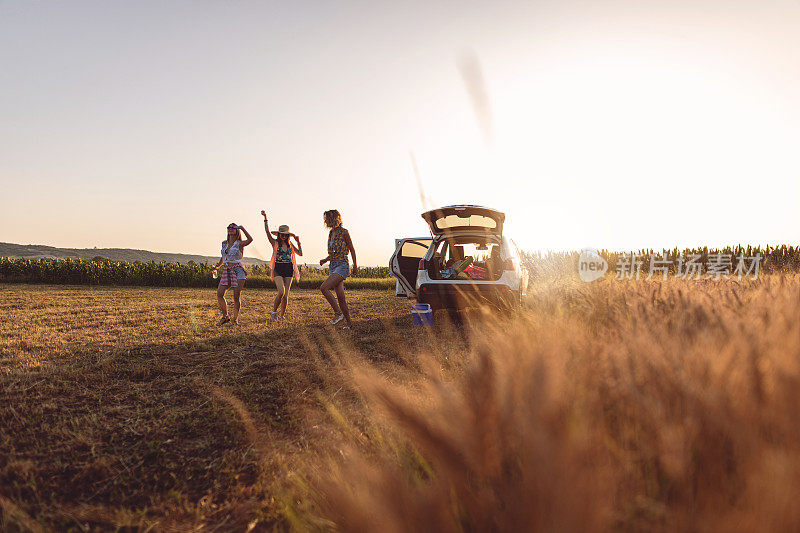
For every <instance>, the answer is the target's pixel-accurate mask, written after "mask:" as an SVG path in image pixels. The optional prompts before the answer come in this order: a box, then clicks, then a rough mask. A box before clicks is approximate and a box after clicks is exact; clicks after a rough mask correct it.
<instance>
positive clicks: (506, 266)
mask: <svg viewBox="0 0 800 533" xmlns="http://www.w3.org/2000/svg"><path fill="white" fill-rule="evenodd" d="M517 269H519V259H511V258H509V259H506V260H505V262H504V263H503V270H517Z"/></svg>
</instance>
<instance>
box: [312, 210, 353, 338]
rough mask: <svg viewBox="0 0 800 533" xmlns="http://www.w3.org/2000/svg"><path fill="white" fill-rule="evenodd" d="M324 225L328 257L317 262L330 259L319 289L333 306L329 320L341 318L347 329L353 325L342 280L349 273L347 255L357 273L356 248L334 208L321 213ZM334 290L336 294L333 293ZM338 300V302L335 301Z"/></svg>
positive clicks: (334, 320)
mask: <svg viewBox="0 0 800 533" xmlns="http://www.w3.org/2000/svg"><path fill="white" fill-rule="evenodd" d="M323 219H324V221H325V226H326V227H328V228H329V229H330V232H329V233H328V257H326V258H325V259H323V260H321V261H320V262H319V264H320V265H324V264H325V263H327V262H328V261H330V263H331V264H330V266H329V267H328V273H329V275H328V279H326V280H325V281H323V282H322V285H321V286H320V288H319V289H320V290H321V291H322V294H323V296H325V299H326V300H328V303H329V304H331V307H332V308H333V313H334V317H333V318H332V319H331V320H330V323H331V324H333V325H336V324H338V323H339V322H341V321H342V320H347V326H345V327H346V328H347V329H350V327H351V326H352V325H353V324H352V322H350V312H349V311H348V309H347V301H346V300H345V298H344V280H345V279H346V278H347V276H348V275H350V273H351V272H350V264H349V263H348V262H347V255H348V254H352V256H353V271H352V274H353V275H354V276H355V275H356V274H357V273H358V262H357V260H356V249H355V248H354V247H353V241H351V240H350V232H348V231H347V230H346V229H344V228H343V227H342V215H340V214H339V211H337V210H336V209H331V210H330V211H325V214H324V215H323ZM334 291H335V292H336V296H334V295H333V293H334ZM337 300H338V302H337Z"/></svg>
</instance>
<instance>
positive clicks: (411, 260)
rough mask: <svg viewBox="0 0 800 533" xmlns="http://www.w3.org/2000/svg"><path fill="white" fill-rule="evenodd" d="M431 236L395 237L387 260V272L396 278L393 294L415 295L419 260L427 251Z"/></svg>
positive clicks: (431, 240) (431, 239)
mask: <svg viewBox="0 0 800 533" xmlns="http://www.w3.org/2000/svg"><path fill="white" fill-rule="evenodd" d="M431 242H433V238H432V237H415V238H407V239H395V241H394V243H395V249H394V254H392V258H391V259H390V260H389V272H391V273H392V276H394V277H395V278H397V283H396V284H395V290H394V293H395V296H406V297H414V296H416V295H417V292H416V288H417V274H418V273H419V260H420V259H422V258H423V257H425V254H426V253H428V248H429V247H430V245H431Z"/></svg>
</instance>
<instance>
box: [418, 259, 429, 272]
mask: <svg viewBox="0 0 800 533" xmlns="http://www.w3.org/2000/svg"><path fill="white" fill-rule="evenodd" d="M427 269H428V264H427V263H426V262H425V259H424V258H423V259H420V260H419V270H427Z"/></svg>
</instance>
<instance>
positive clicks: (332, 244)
mask: <svg viewBox="0 0 800 533" xmlns="http://www.w3.org/2000/svg"><path fill="white" fill-rule="evenodd" d="M347 233H348V232H347V230H346V229H344V228H343V227H341V226H339V227H338V228H334V229H332V230H331V232H330V233H329V234H328V255H329V256H330V258H331V261H347V253H348V252H349V251H350V250H349V249H348V247H347V240H345V235H347Z"/></svg>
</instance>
